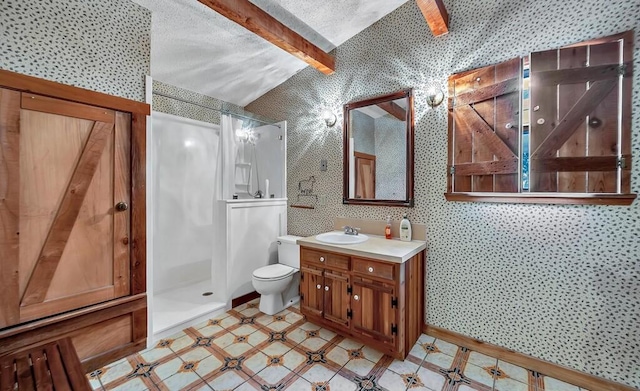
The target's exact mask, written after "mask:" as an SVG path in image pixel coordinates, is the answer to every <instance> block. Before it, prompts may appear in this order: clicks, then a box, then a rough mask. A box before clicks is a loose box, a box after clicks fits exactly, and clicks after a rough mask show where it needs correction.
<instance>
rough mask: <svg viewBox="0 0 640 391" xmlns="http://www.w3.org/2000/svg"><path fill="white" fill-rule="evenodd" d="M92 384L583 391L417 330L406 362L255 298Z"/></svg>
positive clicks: (319, 390) (97, 374) (98, 375)
mask: <svg viewBox="0 0 640 391" xmlns="http://www.w3.org/2000/svg"><path fill="white" fill-rule="evenodd" d="M87 377H88V378H89V381H90V382H91V385H92V386H93V388H94V389H96V390H140V391H143V390H154V391H156V390H170V391H173V390H208V391H211V390H212V389H213V390H215V391H221V390H238V391H246V390H261V391H271V390H273V391H276V390H277V391H283V390H290V391H299V390H308V391H355V390H371V391H374V390H375V391H378V390H380V391H384V390H388V391H397V390H402V391H404V390H416V391H419V390H431V391H441V390H442V391H457V390H459V391H473V390H478V391H492V390H496V391H581V389H580V388H578V387H575V386H572V385H569V384H566V383H563V382H561V381H559V380H556V379H552V378H549V377H545V376H543V375H541V374H538V373H535V372H532V371H529V370H526V369H523V368H520V367H517V366H515V365H511V364H509V363H506V362H503V361H500V360H498V359H496V358H492V357H488V356H485V355H483V354H480V353H477V352H473V351H470V350H468V349H466V348H463V347H458V346H456V345H452V344H450V343H447V342H445V341H442V340H437V339H435V338H433V337H430V336H428V335H424V334H423V335H422V336H421V337H420V339H419V341H418V342H417V343H416V345H415V346H414V347H413V349H412V350H411V353H410V354H409V356H408V357H407V359H406V360H405V361H399V360H395V359H393V358H392V357H389V356H386V355H384V354H382V353H380V352H378V351H376V350H374V349H371V348H369V347H367V346H363V345H362V344H361V343H358V342H355V341H353V340H351V339H349V338H345V337H341V336H339V335H337V334H335V333H333V332H331V331H329V330H326V329H324V328H321V327H319V326H316V325H314V324H312V323H309V322H307V321H306V320H305V318H304V317H303V316H302V315H301V314H300V311H299V307H298V306H294V307H290V308H288V309H286V310H284V311H282V312H281V313H279V314H276V315H275V316H268V315H265V314H263V313H261V312H260V311H259V310H258V301H257V300H255V301H252V302H249V303H247V304H243V305H241V306H239V307H236V308H234V309H232V310H230V311H228V312H226V313H224V314H222V315H220V316H218V317H216V318H214V319H211V320H209V321H207V322H204V323H202V324H199V325H197V326H195V327H190V328H188V329H186V330H184V331H182V332H180V333H178V334H176V335H174V336H172V337H171V338H168V339H164V340H161V341H159V342H158V344H157V345H156V346H155V347H153V348H150V349H147V350H145V351H142V352H140V353H137V354H134V355H132V356H129V357H127V358H125V359H122V360H120V361H117V362H115V363H113V364H110V365H108V366H106V367H104V368H101V369H99V370H96V371H94V372H92V373H90V374H88V375H87Z"/></svg>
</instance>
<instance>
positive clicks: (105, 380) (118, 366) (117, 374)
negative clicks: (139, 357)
mask: <svg viewBox="0 0 640 391" xmlns="http://www.w3.org/2000/svg"><path fill="white" fill-rule="evenodd" d="M134 367H135V364H134V365H132V364H131V362H129V360H128V359H126V358H124V359H122V360H119V361H116V362H115V363H113V364H111V365H109V366H107V367H104V368H101V369H99V370H97V371H94V372H92V373H96V376H97V377H99V379H100V381H101V382H102V384H103V385H105V386H106V385H107V384H109V383H111V382H113V381H114V380H117V379H119V378H122V377H125V376H127V375H128V374H130V373H132V372H133V370H134ZM98 371H99V372H100V373H99V374H98V373H97V372H98Z"/></svg>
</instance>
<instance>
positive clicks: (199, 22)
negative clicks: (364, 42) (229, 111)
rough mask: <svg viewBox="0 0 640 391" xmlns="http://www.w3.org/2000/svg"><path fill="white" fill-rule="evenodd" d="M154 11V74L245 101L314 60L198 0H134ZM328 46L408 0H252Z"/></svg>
mask: <svg viewBox="0 0 640 391" xmlns="http://www.w3.org/2000/svg"><path fill="white" fill-rule="evenodd" d="M134 1H135V2H136V3H138V4H140V5H142V6H144V7H146V8H148V9H150V10H151V11H152V29H151V30H152V31H151V76H152V77H153V78H154V79H157V80H160V81H162V82H165V83H169V84H173V85H176V86H179V87H182V88H186V89H189V90H192V91H195V92H199V93H202V94H205V95H208V96H212V97H215V98H219V99H222V100H225V101H227V102H231V103H234V104H237V105H240V106H245V105H247V104H248V103H250V102H252V101H253V100H255V99H256V98H258V97H260V96H262V95H263V94H265V93H266V92H268V91H269V90H271V89H273V88H274V87H276V86H278V85H279V84H281V83H283V82H284V81H285V80H287V79H288V78H290V77H291V76H293V75H294V74H295V73H297V72H299V71H300V70H302V69H303V68H305V67H307V66H308V64H307V63H306V62H304V61H302V60H300V59H298V58H296V57H294V56H292V55H291V54H289V53H287V52H286V51H284V50H283V49H280V48H279V47H277V46H274V45H273V44H271V43H269V42H267V41H266V40H265V39H263V38H261V37H259V36H258V35H256V34H254V33H253V32H251V31H249V30H247V29H245V28H244V27H241V26H240V25H238V24H236V23H235V22H232V21H231V20H229V19H227V18H226V17H224V16H222V15H220V14H218V13H217V12H215V11H213V10H212V9H210V8H209V7H207V6H205V5H203V4H201V3H199V2H198V1H196V0H134ZM250 1H251V3H253V4H255V5H256V6H258V7H259V8H260V9H262V10H263V11H266V12H267V13H268V14H270V15H271V16H273V17H274V18H275V19H277V20H278V21H280V22H281V23H282V24H284V25H286V26H287V27H289V28H290V29H291V30H293V31H295V32H296V33H298V34H299V35H301V36H302V37H304V38H305V39H306V40H308V41H310V42H311V43H312V44H313V45H315V46H317V47H318V48H320V49H321V50H323V51H324V52H329V51H331V50H333V49H335V48H336V47H338V46H340V45H341V44H342V43H344V42H345V41H347V40H348V39H349V38H351V37H353V36H354V35H356V34H357V33H359V32H360V31H362V30H364V29H365V28H367V27H369V26H370V25H372V24H373V23H375V22H376V21H378V20H379V19H381V18H382V17H384V16H385V15H387V14H389V13H390V12H392V11H393V10H395V9H396V8H398V7H399V6H400V5H402V4H404V3H405V2H406V1H407V0H323V1H317V0H250Z"/></svg>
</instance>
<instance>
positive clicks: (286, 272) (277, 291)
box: [252, 235, 300, 315]
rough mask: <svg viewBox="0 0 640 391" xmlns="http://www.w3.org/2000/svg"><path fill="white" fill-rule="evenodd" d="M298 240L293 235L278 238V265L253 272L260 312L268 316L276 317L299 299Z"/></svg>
mask: <svg viewBox="0 0 640 391" xmlns="http://www.w3.org/2000/svg"><path fill="white" fill-rule="evenodd" d="M298 238H299V237H298V236H292V235H286V236H280V237H278V263H276V264H273V265H268V266H263V267H261V268H259V269H256V270H255V271H254V272H253V276H252V283H253V288H254V289H255V290H256V292H258V293H259V294H260V311H262V312H264V313H265V314H267V315H275V314H277V313H278V312H280V311H282V310H283V309H285V308H287V307H288V306H289V305H291V304H293V303H295V302H296V301H298V299H299V295H298V286H297V285H298V281H299V273H298V272H299V269H300V246H298V245H297V244H296V240H297V239H298ZM296 277H297V278H296Z"/></svg>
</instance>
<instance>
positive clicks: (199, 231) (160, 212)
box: [148, 111, 286, 340]
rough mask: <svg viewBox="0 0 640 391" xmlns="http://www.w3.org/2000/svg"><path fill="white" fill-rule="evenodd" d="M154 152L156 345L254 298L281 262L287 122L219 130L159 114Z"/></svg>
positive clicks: (223, 123)
mask: <svg viewBox="0 0 640 391" xmlns="http://www.w3.org/2000/svg"><path fill="white" fill-rule="evenodd" d="M149 144H150V146H151V148H150V153H149V155H150V158H151V172H150V173H151V175H150V178H149V180H150V183H149V189H150V192H151V197H150V205H149V210H150V211H151V213H152V216H151V217H150V218H151V221H152V222H153V223H152V224H151V226H150V232H149V233H148V237H149V238H150V246H152V251H151V254H152V259H151V260H150V264H151V265H150V273H151V274H150V279H151V280H152V281H151V282H150V289H149V292H150V300H149V308H150V313H149V316H150V322H151V325H152V336H153V337H152V340H157V339H159V338H163V337H164V336H166V335H169V334H171V333H173V332H175V331H176V330H177V329H182V328H184V327H186V326H188V325H189V324H194V323H197V322H199V321H201V320H204V319H205V318H207V317H209V316H211V314H212V313H214V312H215V311H218V310H222V309H226V308H228V306H229V304H230V302H231V300H232V299H233V298H235V297H238V296H240V295H243V294H245V293H248V292H249V291H251V290H252V289H251V283H250V281H251V273H252V271H253V270H254V269H256V268H258V267H260V266H263V265H267V264H268V263H273V262H275V261H276V259H277V258H275V253H276V247H275V241H276V237H277V236H278V235H280V234H284V233H286V198H283V196H284V195H285V192H286V177H285V175H286V168H285V164H286V123H284V122H282V123H277V124H264V123H259V122H257V121H255V120H252V119H248V118H241V117H240V116H231V115H222V116H221V118H220V125H218V124H213V123H207V122H201V121H196V120H193V119H188V118H183V117H179V116H175V115H170V114H165V113H161V112H156V111H154V112H153V113H152V131H151V140H149ZM267 186H268V187H269V189H268V191H267ZM257 196H260V197H261V198H256V197H257ZM249 242H250V243H251V245H250V246H247V243H249ZM245 277H246V278H245ZM245 280H246V281H245Z"/></svg>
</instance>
